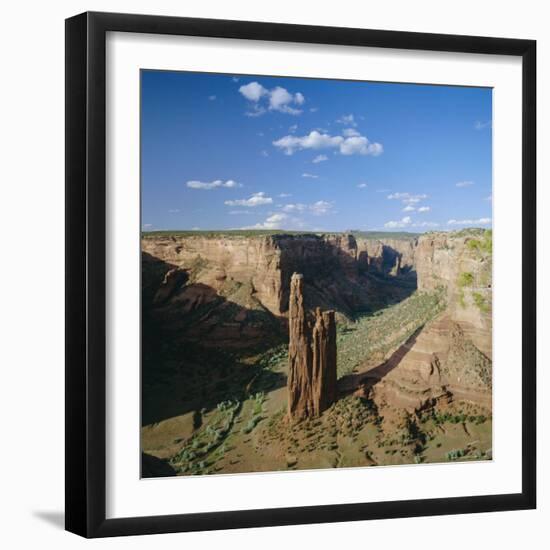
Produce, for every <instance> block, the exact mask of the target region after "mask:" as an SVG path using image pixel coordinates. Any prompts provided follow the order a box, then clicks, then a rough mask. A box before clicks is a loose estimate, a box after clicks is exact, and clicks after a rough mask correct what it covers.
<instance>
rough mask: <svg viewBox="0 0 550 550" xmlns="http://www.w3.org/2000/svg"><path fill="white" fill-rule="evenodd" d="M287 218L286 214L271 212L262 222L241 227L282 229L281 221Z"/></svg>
mask: <svg viewBox="0 0 550 550" xmlns="http://www.w3.org/2000/svg"><path fill="white" fill-rule="evenodd" d="M287 220H288V216H287V215H286V214H282V213H277V214H271V215H270V216H268V218H267V219H266V220H265V221H264V222H262V223H257V224H255V225H251V226H248V227H242V228H241V229H282V225H285V224H284V223H283V222H286V221H287Z"/></svg>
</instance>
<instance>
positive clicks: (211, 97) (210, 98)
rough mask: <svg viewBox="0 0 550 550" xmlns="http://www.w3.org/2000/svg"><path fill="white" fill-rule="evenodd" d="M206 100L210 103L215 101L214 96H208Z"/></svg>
mask: <svg viewBox="0 0 550 550" xmlns="http://www.w3.org/2000/svg"><path fill="white" fill-rule="evenodd" d="M208 99H209V100H210V101H215V100H216V96H215V95H209V96H208Z"/></svg>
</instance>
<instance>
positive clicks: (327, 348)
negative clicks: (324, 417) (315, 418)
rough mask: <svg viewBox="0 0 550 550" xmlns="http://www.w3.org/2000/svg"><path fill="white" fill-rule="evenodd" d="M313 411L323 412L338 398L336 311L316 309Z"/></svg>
mask: <svg viewBox="0 0 550 550" xmlns="http://www.w3.org/2000/svg"><path fill="white" fill-rule="evenodd" d="M312 345H313V369H312V375H313V388H312V390H313V412H314V414H315V415H319V414H321V413H322V412H323V411H324V410H325V409H326V408H328V407H329V406H330V405H331V404H332V403H334V401H335V400H336V322H335V321H334V311H323V312H321V310H320V308H317V309H316V311H315V325H314V327H313V337H312Z"/></svg>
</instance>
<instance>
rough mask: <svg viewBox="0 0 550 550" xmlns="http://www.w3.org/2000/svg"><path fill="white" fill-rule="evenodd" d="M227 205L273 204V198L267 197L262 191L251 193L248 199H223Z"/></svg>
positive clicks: (251, 205)
mask: <svg viewBox="0 0 550 550" xmlns="http://www.w3.org/2000/svg"><path fill="white" fill-rule="evenodd" d="M224 204H226V205H227V206H250V207H253V206H262V205H264V204H273V199H272V198H271V197H267V196H266V194H265V193H264V192H263V191H262V192H260V193H253V194H252V195H251V196H250V197H249V198H248V199H237V200H231V201H225V202H224Z"/></svg>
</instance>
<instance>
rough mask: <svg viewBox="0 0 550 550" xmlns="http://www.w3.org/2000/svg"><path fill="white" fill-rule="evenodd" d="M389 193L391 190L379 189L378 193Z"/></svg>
mask: <svg viewBox="0 0 550 550" xmlns="http://www.w3.org/2000/svg"><path fill="white" fill-rule="evenodd" d="M388 191H389V189H377V190H376V192H377V193H387V192H388Z"/></svg>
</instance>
